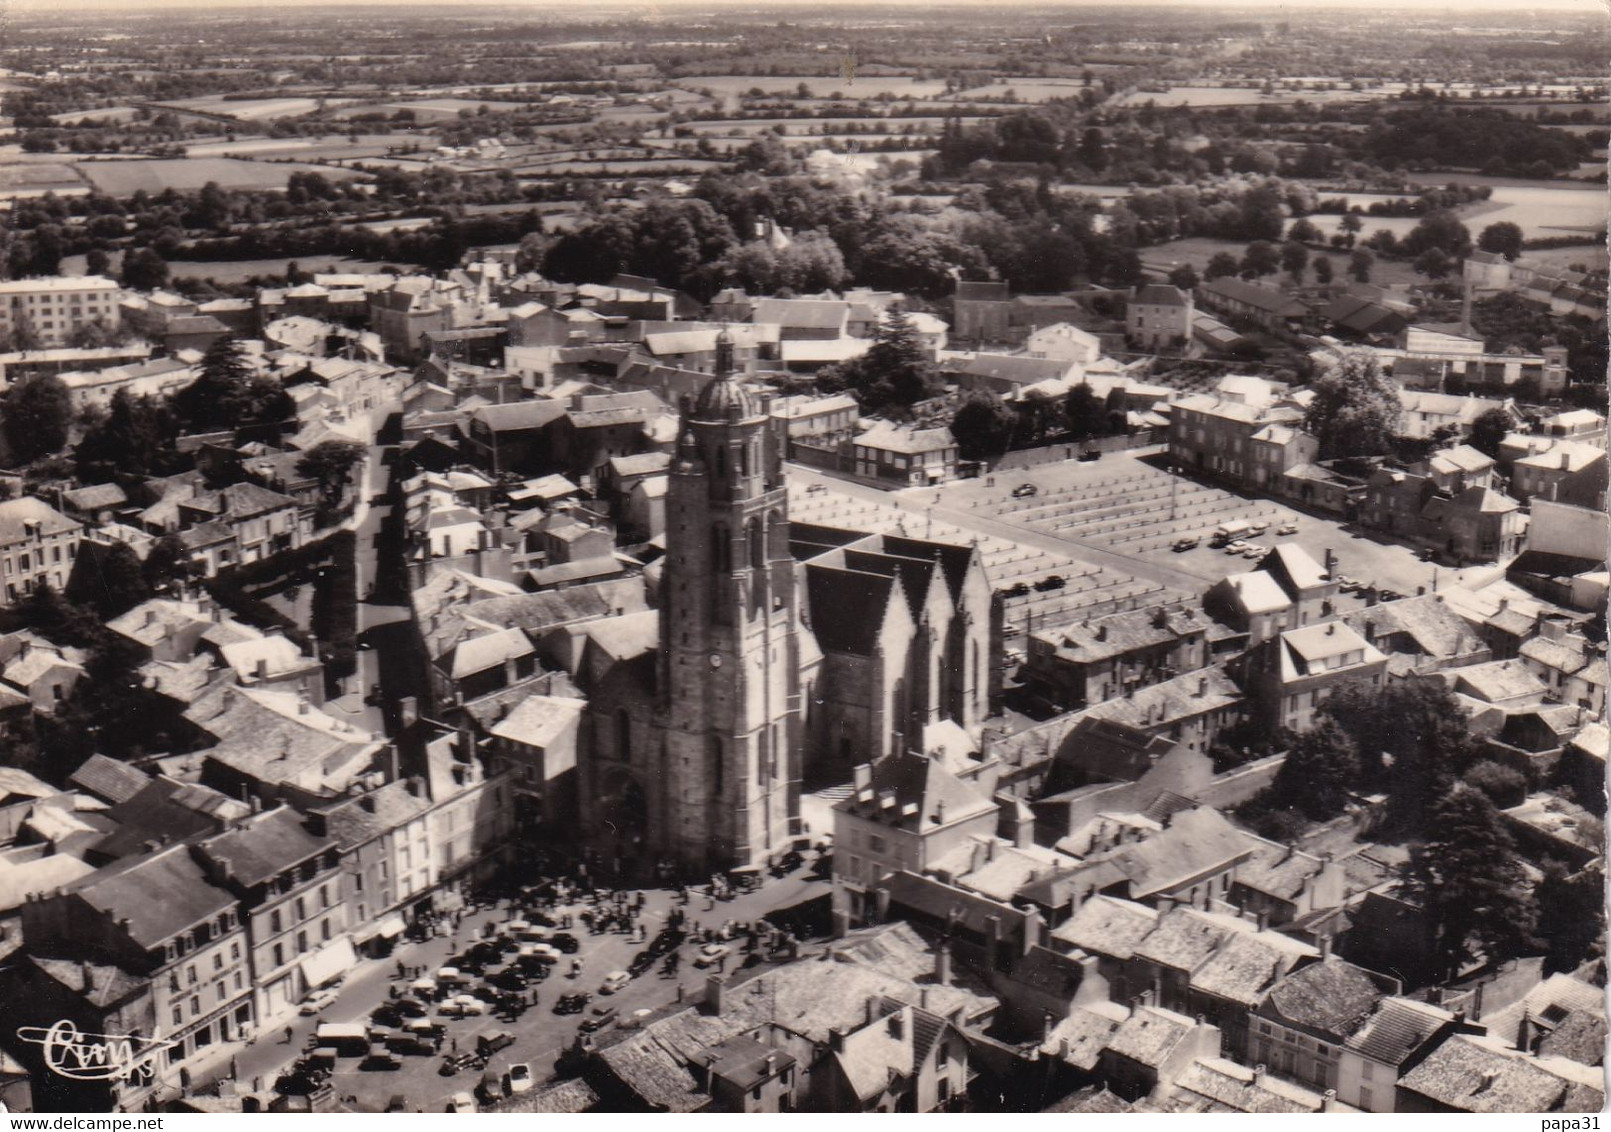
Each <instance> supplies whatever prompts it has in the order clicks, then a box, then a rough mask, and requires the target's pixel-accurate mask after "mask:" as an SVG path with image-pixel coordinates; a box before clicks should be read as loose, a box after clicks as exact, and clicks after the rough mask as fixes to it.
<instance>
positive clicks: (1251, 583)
mask: <svg viewBox="0 0 1611 1132" xmlns="http://www.w3.org/2000/svg"><path fill="white" fill-rule="evenodd" d="M1225 581H1226V582H1227V583H1229V589H1230V593H1231V596H1232V597H1233V598H1234V599H1235V600H1236V602H1237V604H1238V605H1240V606H1241V607H1242V610H1243V612H1245V613H1250V614H1251V613H1273V612H1275V611H1276V610H1278V609H1286V608H1287V607H1288V606H1290V605H1291V604H1292V599H1291V598H1290V597H1288V596H1287V591H1286V590H1284V589H1282V588H1281V583H1280V582H1278V581H1276V580H1275V578H1274V577H1273V576H1272V575H1271V574H1270V573H1269V571H1267V570H1249V571H1246V572H1245V573H1240V574H1230V575H1227V576H1226V578H1225Z"/></svg>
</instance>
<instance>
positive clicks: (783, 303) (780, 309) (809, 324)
mask: <svg viewBox="0 0 1611 1132" xmlns="http://www.w3.org/2000/svg"><path fill="white" fill-rule="evenodd" d="M849 312H850V305H849V304H848V303H846V302H844V301H842V300H829V299H758V300H756V303H755V306H754V307H753V309H752V310H751V311H750V321H751V322H756V323H763V322H773V323H776V324H777V325H779V326H785V327H791V328H795V329H813V330H834V329H837V328H839V327H841V326H843V325H844V324H845V319H846V318H847V317H848V315H849Z"/></svg>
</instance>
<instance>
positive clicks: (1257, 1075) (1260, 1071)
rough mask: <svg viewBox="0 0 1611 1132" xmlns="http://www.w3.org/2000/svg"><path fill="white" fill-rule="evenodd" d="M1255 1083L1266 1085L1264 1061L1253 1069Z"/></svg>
mask: <svg viewBox="0 0 1611 1132" xmlns="http://www.w3.org/2000/svg"><path fill="white" fill-rule="evenodd" d="M1253 1083H1254V1084H1255V1085H1262V1084H1264V1063H1263V1062H1262V1061H1261V1062H1260V1063H1259V1064H1257V1065H1255V1066H1254V1067H1253Z"/></svg>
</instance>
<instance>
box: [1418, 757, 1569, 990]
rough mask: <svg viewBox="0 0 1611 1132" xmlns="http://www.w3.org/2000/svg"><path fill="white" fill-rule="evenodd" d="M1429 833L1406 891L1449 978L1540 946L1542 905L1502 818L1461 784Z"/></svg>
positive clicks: (1438, 808)
mask: <svg viewBox="0 0 1611 1132" xmlns="http://www.w3.org/2000/svg"><path fill="white" fill-rule="evenodd" d="M1427 824H1428V827H1429V829H1430V831H1431V835H1430V836H1429V837H1428V838H1427V839H1426V841H1425V842H1424V843H1423V844H1421V845H1420V846H1416V847H1412V848H1411V850H1410V862H1409V876H1408V878H1407V880H1406V881H1405V884H1404V888H1405V893H1406V895H1408V896H1409V897H1410V898H1411V899H1412V900H1414V901H1416V902H1417V903H1419V904H1420V905H1421V906H1422V907H1423V908H1425V909H1426V912H1427V916H1428V919H1429V920H1430V921H1431V923H1432V927H1433V931H1434V935H1435V940H1436V947H1437V951H1438V956H1439V959H1440V961H1441V963H1442V967H1443V971H1444V974H1445V976H1446V977H1448V978H1453V977H1454V976H1456V975H1457V974H1458V973H1459V972H1460V970H1461V969H1462V968H1463V967H1464V966H1465V964H1466V963H1467V962H1469V961H1471V960H1473V959H1477V958H1479V957H1480V958H1482V959H1485V960H1488V961H1494V962H1497V961H1501V960H1505V959H1511V958H1514V957H1516V956H1517V955H1520V954H1523V953H1524V952H1526V951H1528V950H1530V949H1531V948H1532V947H1533V946H1534V945H1535V944H1536V942H1537V941H1536V940H1535V938H1534V931H1535V928H1536V926H1537V922H1538V906H1537V904H1535V903H1534V900H1533V897H1532V894H1531V892H1530V885H1529V883H1528V880H1527V873H1526V871H1525V870H1524V869H1523V868H1522V864H1521V861H1520V859H1519V858H1518V857H1517V855H1516V845H1515V842H1514V841H1513V840H1512V839H1511V836H1510V832H1509V831H1508V830H1507V829H1506V828H1505V825H1504V822H1503V821H1501V820H1500V817H1499V813H1498V811H1497V810H1495V809H1494V805H1493V803H1492V802H1490V801H1489V800H1488V797H1487V795H1485V794H1483V793H1482V791H1480V790H1477V789H1475V788H1473V787H1470V786H1467V785H1465V784H1464V783H1459V784H1456V785H1455V787H1454V788H1453V789H1452V790H1450V791H1449V792H1448V794H1446V795H1445V796H1444V797H1443V798H1442V799H1441V800H1439V801H1438V802H1437V803H1436V804H1435V805H1433V806H1432V807H1431V812H1430V814H1429V815H1428V822H1427Z"/></svg>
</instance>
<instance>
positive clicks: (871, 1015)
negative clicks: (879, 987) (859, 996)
mask: <svg viewBox="0 0 1611 1132" xmlns="http://www.w3.org/2000/svg"><path fill="white" fill-rule="evenodd" d="M876 1021H878V996H877V995H875V994H870V995H868V996H867V1024H868V1025H869V1026H871V1025H872V1024H873V1023H874V1022H876Z"/></svg>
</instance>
